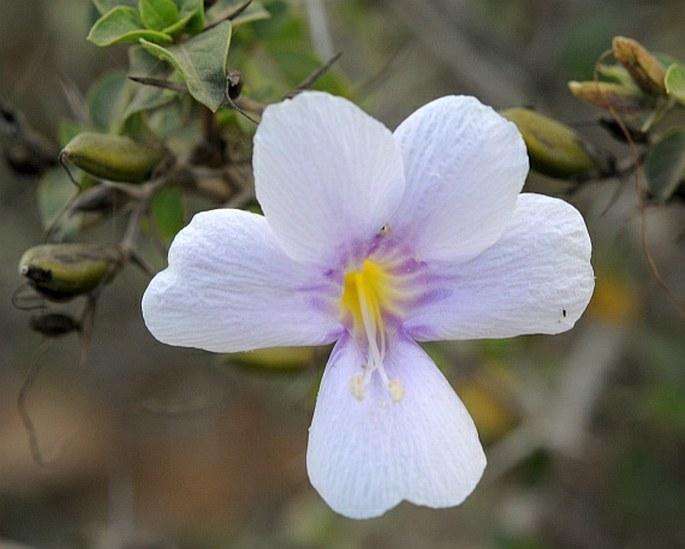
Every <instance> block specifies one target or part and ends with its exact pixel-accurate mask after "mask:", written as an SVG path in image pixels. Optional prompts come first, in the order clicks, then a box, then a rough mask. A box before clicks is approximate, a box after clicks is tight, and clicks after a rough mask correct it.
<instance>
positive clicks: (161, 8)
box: [138, 0, 178, 31]
mask: <svg viewBox="0 0 685 549" xmlns="http://www.w3.org/2000/svg"><path fill="white" fill-rule="evenodd" d="M138 10H139V11H140V18H141V19H142V20H143V24H144V25H145V26H146V27H147V28H148V29H152V30H156V31H164V30H165V29H166V28H167V27H170V26H171V25H173V24H174V23H176V21H177V20H178V7H176V4H175V3H174V0H140V2H139V4H138Z"/></svg>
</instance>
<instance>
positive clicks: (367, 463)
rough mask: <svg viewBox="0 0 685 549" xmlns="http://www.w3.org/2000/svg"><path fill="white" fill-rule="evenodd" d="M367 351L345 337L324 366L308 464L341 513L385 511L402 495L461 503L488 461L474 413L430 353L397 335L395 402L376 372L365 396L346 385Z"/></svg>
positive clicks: (390, 361)
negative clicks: (399, 395)
mask: <svg viewBox="0 0 685 549" xmlns="http://www.w3.org/2000/svg"><path fill="white" fill-rule="evenodd" d="M363 362H364V357H363V356H362V355H361V354H360V351H359V349H358V348H357V347H356V346H355V344H354V343H353V342H352V341H351V340H350V339H349V338H343V339H341V340H340V341H339V342H338V343H337V345H336V347H335V348H334V350H333V354H332V355H331V358H330V360H329V363H328V365H327V366H326V371H325V373H324V377H323V380H322V382H321V388H320V390H319V396H318V399H317V402H316V408H315V410H314V417H313V420H312V425H311V428H310V431H309V446H308V449H307V470H308V473H309V478H310V480H311V482H312V484H313V486H314V487H315V488H316V489H317V490H318V492H319V493H320V494H321V496H322V497H323V498H324V499H325V500H326V502H327V503H328V504H329V505H330V506H331V508H332V509H333V510H335V511H337V512H338V513H340V514H342V515H345V516H348V517H351V518H371V517H376V516H379V515H381V514H383V513H384V512H385V511H387V510H388V509H390V508H392V507H394V506H395V505H397V504H398V503H399V502H400V501H402V500H407V501H410V502H413V503H415V504H418V505H427V506H430V507H449V506H453V505H457V504H459V503H461V502H462V501H463V500H464V499H465V498H466V497H467V496H468V495H469V494H470V493H471V492H472V490H473V489H474V487H475V486H476V484H477V483H478V481H479V479H480V477H481V475H482V473H483V469H484V467H485V455H484V454H483V450H482V447H481V445H480V441H479V440H478V434H477V432H476V428H475V426H474V424H473V421H472V419H471V416H469V414H468V412H467V411H466V409H465V408H464V406H463V404H462V403H461V401H460V400H459V398H458V397H457V395H456V393H455V392H454V390H453V389H452V387H451V386H450V384H449V383H448V382H447V380H446V379H445V378H444V377H443V375H442V374H441V373H440V371H439V370H438V369H437V367H436V366H435V364H433V362H432V360H431V359H430V358H429V357H428V355H426V354H425V352H424V351H423V350H422V349H421V348H420V347H419V346H418V345H416V343H414V342H413V341H411V340H408V339H405V338H403V337H401V336H398V339H397V340H396V341H395V343H394V345H393V347H392V348H391V349H390V351H389V354H388V355H387V357H386V363H385V368H386V371H387V373H388V376H389V377H390V378H391V379H399V380H400V381H401V383H402V384H403V385H404V387H405V388H406V393H405V395H404V398H403V399H402V400H401V401H399V402H395V403H393V402H391V401H390V397H389V395H388V391H387V389H386V388H385V387H384V386H383V385H382V383H381V382H380V377H379V376H378V375H373V376H372V379H371V382H370V384H369V386H368V387H367V394H366V396H365V398H363V399H362V400H358V399H357V398H356V397H355V396H353V394H352V392H351V391H350V389H349V385H348V383H349V380H350V377H351V376H352V375H353V374H354V373H355V372H358V371H359V365H360V364H362V363H363Z"/></svg>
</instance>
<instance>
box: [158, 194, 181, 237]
mask: <svg viewBox="0 0 685 549" xmlns="http://www.w3.org/2000/svg"><path fill="white" fill-rule="evenodd" d="M152 217H153V219H154V221H155V223H156V224H157V229H158V230H159V234H160V236H161V237H162V238H164V239H167V240H170V239H172V238H173V237H174V236H175V235H176V233H177V232H178V231H180V230H181V229H182V228H183V225H184V222H185V211H184V208H183V193H182V192H181V189H180V188H179V187H176V186H173V187H164V188H163V189H162V190H161V191H159V192H158V193H157V194H156V195H155V198H154V199H153V200H152Z"/></svg>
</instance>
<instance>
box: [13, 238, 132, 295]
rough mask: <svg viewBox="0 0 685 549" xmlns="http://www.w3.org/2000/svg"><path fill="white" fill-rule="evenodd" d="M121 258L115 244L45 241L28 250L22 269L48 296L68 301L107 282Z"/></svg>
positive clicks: (36, 287)
mask: <svg viewBox="0 0 685 549" xmlns="http://www.w3.org/2000/svg"><path fill="white" fill-rule="evenodd" d="M120 262H121V251H120V250H119V248H118V247H117V246H114V245H106V244H105V245H103V244H77V243H69V244H41V245H39V246H34V247H33V248H30V249H28V250H27V251H26V252H25V253H24V255H23V256H22V258H21V260H20V261H19V272H20V274H21V275H23V276H25V277H26V278H27V279H28V280H29V283H30V284H31V285H32V286H33V287H34V288H35V289H36V290H38V291H39V292H40V293H41V294H43V295H44V296H46V297H47V298H49V299H52V300H54V301H67V300H69V299H72V298H74V297H76V296H78V295H81V294H84V293H87V292H89V291H91V290H93V289H95V288H96V287H98V286H99V285H100V284H103V283H104V282H106V280H107V277H108V276H109V275H110V274H111V273H112V272H113V270H114V268H115V267H116V266H117V265H118V264H119V263H120Z"/></svg>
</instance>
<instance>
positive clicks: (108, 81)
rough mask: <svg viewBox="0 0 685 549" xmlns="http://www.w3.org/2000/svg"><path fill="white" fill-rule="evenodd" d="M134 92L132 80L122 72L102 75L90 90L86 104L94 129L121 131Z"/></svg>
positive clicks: (112, 131) (106, 131)
mask: <svg viewBox="0 0 685 549" xmlns="http://www.w3.org/2000/svg"><path fill="white" fill-rule="evenodd" d="M132 93H133V90H132V86H131V81H130V80H129V79H128V78H126V75H125V74H124V73H122V72H110V73H107V74H105V75H104V76H102V77H100V78H99V79H98V80H97V81H96V82H95V83H94V84H93V85H92V86H91V87H90V89H89V90H88V97H87V100H86V104H87V106H88V113H89V115H90V121H91V124H92V126H93V129H95V130H97V131H99V132H102V133H119V132H120V131H121V127H122V124H123V121H124V111H125V110H126V108H127V106H128V104H129V102H130V100H131V95H132Z"/></svg>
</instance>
